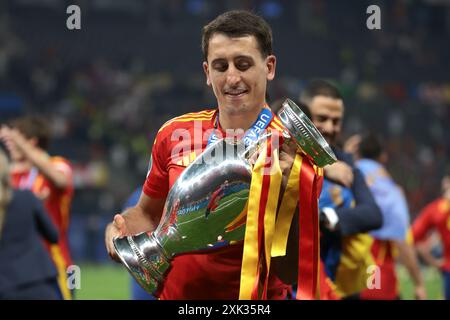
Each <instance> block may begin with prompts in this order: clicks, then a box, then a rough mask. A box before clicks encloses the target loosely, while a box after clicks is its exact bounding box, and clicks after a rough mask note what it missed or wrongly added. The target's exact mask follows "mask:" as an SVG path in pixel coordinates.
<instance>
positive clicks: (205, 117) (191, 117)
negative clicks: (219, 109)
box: [158, 110, 216, 132]
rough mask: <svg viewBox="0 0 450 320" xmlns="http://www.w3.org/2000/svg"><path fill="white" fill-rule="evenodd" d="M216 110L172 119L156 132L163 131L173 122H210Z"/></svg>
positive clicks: (192, 113)
mask: <svg viewBox="0 0 450 320" xmlns="http://www.w3.org/2000/svg"><path fill="white" fill-rule="evenodd" d="M215 112H216V110H207V111H201V112H191V113H187V114H184V115H181V116H179V117H176V118H173V119H171V120H169V121H167V122H166V123H165V124H163V125H162V127H161V128H160V129H159V131H158V132H160V131H161V130H163V129H164V128H165V127H167V126H168V125H170V124H172V123H175V122H188V121H193V120H211V119H212V116H213V115H214V113H215Z"/></svg>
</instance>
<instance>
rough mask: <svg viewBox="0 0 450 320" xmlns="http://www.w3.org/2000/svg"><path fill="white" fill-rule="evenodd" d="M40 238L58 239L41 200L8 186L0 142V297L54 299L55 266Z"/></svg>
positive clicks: (55, 293)
mask: <svg viewBox="0 0 450 320" xmlns="http://www.w3.org/2000/svg"><path fill="white" fill-rule="evenodd" d="M41 239H45V240H46V241H48V242H49V243H52V244H55V243H57V242H58V230H57V229H56V227H55V226H54V225H53V223H52V221H51V219H50V217H49V216H48V214H47V212H46V211H45V209H44V206H43V205H42V202H41V201H40V200H39V199H37V198H36V196H35V195H34V194H33V193H31V192H30V191H29V190H15V189H14V188H13V187H12V186H11V177H10V172H9V161H8V159H7V157H6V154H5V153H4V152H3V149H2V148H1V146H0V300H2V299H20V300H27V299H33V300H42V299H45V300H57V299H61V298H62V296H61V293H60V291H59V289H58V284H57V272H56V269H55V266H54V264H53V262H52V260H51V258H50V256H49V254H48V252H47V251H46V250H45V248H44V244H43V242H42V241H41Z"/></svg>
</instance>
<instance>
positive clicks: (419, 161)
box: [0, 0, 450, 250]
mask: <svg viewBox="0 0 450 320" xmlns="http://www.w3.org/2000/svg"><path fill="white" fill-rule="evenodd" d="M75 2H78V4H79V5H80V7H81V9H82V29H81V30H79V31H69V30H67V29H66V28H65V19H66V18H67V14H66V13H65V5H64V1H62V2H61V1H45V2H39V1H27V2H25V1H6V2H5V3H3V4H2V5H0V7H3V8H2V9H3V10H2V11H3V13H2V14H1V18H0V123H4V122H6V121H8V120H9V119H11V118H14V117H16V116H19V115H23V114H28V113H34V114H41V115H45V117H47V118H48V121H49V122H50V123H51V127H52V132H53V136H54V139H53V141H52V144H51V148H50V150H51V152H52V153H54V154H61V155H63V156H64V157H66V158H68V159H70V160H71V161H72V163H73V165H74V179H75V188H76V193H75V200H74V202H73V210H72V212H73V219H75V220H76V219H77V216H78V217H79V216H83V217H84V218H86V219H87V221H88V222H87V223H88V225H90V226H91V227H92V230H94V231H95V230H97V229H101V228H102V227H99V226H98V225H99V224H100V225H101V221H108V220H109V219H110V217H111V216H112V214H113V213H116V212H118V211H119V209H120V207H121V206H122V204H123V202H124V200H125V199H126V198H127V196H128V195H129V194H130V193H131V192H132V191H133V190H134V189H135V187H137V186H139V185H141V184H142V183H143V181H144V179H145V174H146V171H147V166H148V162H149V156H150V150H151V146H152V143H153V139H154V137H155V135H156V132H157V130H158V129H159V127H160V126H161V125H162V124H163V123H164V122H165V121H167V120H169V119H170V118H172V117H174V116H176V115H180V114H183V113H186V112H190V111H197V110H202V109H205V108H215V105H214V104H213V103H214V96H213V95H212V92H210V89H209V88H208V87H207V86H206V83H205V79H204V75H203V73H202V69H201V61H202V57H201V51H200V43H199V41H198V37H199V30H200V27H201V25H203V24H204V23H205V22H206V21H207V20H208V19H210V18H211V17H213V16H215V15H216V14H217V13H218V12H222V11H224V10H227V9H230V8H246V9H253V10H255V11H256V12H258V13H260V14H261V15H263V16H264V17H265V18H266V19H267V20H268V21H269V22H270V23H271V25H272V26H273V31H274V34H275V39H277V40H276V42H275V44H274V45H275V53H276V55H277V57H278V70H277V71H278V72H277V77H276V80H274V81H273V82H272V83H271V84H270V88H269V98H270V100H271V101H275V100H277V99H280V98H283V97H290V98H292V99H297V98H298V96H299V94H300V92H301V90H302V88H303V87H304V85H305V83H306V82H307V81H308V80H310V79H313V78H325V79H330V80H333V81H334V82H335V83H336V84H337V85H338V87H339V88H340V90H341V91H342V93H343V94H344V99H345V105H346V123H345V125H344V129H345V134H344V137H343V138H345V137H347V136H349V135H351V134H354V133H357V132H363V131H365V130H368V129H371V130H375V131H376V132H378V133H379V134H381V135H382V136H383V138H384V143H385V145H386V146H387V151H388V153H389V157H390V161H389V164H388V169H389V171H390V172H391V173H392V174H393V177H394V179H395V180H396V181H397V182H398V183H399V184H400V185H401V186H402V187H403V188H404V190H405V192H406V195H407V199H408V202H409V206H410V210H411V214H412V216H413V217H414V216H415V215H416V214H417V212H418V210H419V209H420V208H422V207H423V205H425V204H426V203H427V202H428V201H430V200H431V199H433V198H435V197H436V196H437V195H438V193H439V181H440V178H441V176H442V172H443V170H444V167H445V166H446V165H447V164H448V163H449V162H450V161H449V159H450V129H449V126H448V123H449V120H450V77H449V72H448V71H449V70H450V63H449V61H448V58H447V57H448V56H449V54H450V45H449V43H448V38H449V35H450V5H449V4H448V2H446V1H434V2H432V1H402V0H396V1H375V2H378V3H379V5H380V8H381V12H382V30H378V31H371V30H368V29H367V28H366V25H365V21H366V19H367V17H368V15H367V14H366V11H365V9H366V8H367V6H368V5H369V4H372V3H371V2H374V1H358V4H354V3H350V2H348V3H347V2H345V3H342V2H341V1H339V2H337V1H332V0H328V1H326V0H321V1H311V2H309V1H302V2H300V1H275V0H260V1H256V0H254V1H231V0H228V1H206V0H172V1H138V0H134V1H126V2H125V1H123V2H122V1H75ZM61 3H63V4H61ZM66 5H68V4H66ZM445 39H446V41H444V40H445ZM74 237H77V234H76V233H74ZM99 247H100V245H99ZM99 250H101V249H99Z"/></svg>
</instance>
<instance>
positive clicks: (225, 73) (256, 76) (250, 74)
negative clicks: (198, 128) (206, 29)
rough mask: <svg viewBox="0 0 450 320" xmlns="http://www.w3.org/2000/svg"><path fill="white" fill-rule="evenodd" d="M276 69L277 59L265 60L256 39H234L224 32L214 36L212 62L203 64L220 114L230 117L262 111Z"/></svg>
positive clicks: (210, 44) (209, 58) (209, 60)
mask: <svg viewBox="0 0 450 320" xmlns="http://www.w3.org/2000/svg"><path fill="white" fill-rule="evenodd" d="M275 66H276V58H275V56H273V55H271V56H268V57H266V58H263V56H262V55H261V52H260V51H259V48H258V42H257V40H256V38H255V37H254V36H245V37H238V38H230V37H228V36H226V35H224V34H220V33H217V34H214V35H213V36H212V37H211V39H210V41H209V47H208V61H207V62H203V69H204V71H205V74H206V81H207V84H208V85H209V86H211V87H212V89H213V91H214V94H215V96H216V98H217V102H218V104H219V108H220V111H221V112H226V113H228V114H230V115H240V114H242V115H244V114H248V112H251V111H253V110H255V112H256V111H257V110H260V109H261V107H262V105H263V104H264V102H265V96H266V86H267V81H268V80H269V81H270V80H272V79H273V78H274V76H275Z"/></svg>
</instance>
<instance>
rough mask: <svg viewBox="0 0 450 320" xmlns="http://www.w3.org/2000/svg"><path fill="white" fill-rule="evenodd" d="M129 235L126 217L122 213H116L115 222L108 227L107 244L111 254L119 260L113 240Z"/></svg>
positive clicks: (106, 232)
mask: <svg viewBox="0 0 450 320" xmlns="http://www.w3.org/2000/svg"><path fill="white" fill-rule="evenodd" d="M127 235H129V232H128V228H127V225H126V221H125V219H124V217H123V216H121V215H120V214H116V215H115V216H114V220H113V222H112V223H110V224H108V226H107V227H106V230H105V245H106V250H107V251H108V254H109V256H110V257H111V258H112V259H113V260H115V261H117V262H120V259H119V257H118V256H117V254H116V250H115V249H114V243H113V241H114V239H115V238H120V237H125V236H127Z"/></svg>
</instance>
